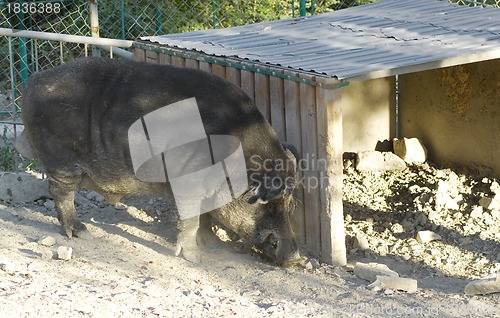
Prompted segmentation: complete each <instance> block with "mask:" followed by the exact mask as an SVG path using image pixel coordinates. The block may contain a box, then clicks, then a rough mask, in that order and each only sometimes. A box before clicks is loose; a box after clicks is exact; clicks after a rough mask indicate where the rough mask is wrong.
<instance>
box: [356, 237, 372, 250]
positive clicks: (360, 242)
mask: <svg viewBox="0 0 500 318" xmlns="http://www.w3.org/2000/svg"><path fill="white" fill-rule="evenodd" d="M353 247H354V248H357V249H360V250H362V251H365V250H369V249H370V244H369V243H368V239H367V238H366V236H364V235H362V234H357V235H356V237H355V238H354V244H353Z"/></svg>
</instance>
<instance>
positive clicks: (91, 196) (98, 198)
mask: <svg viewBox="0 0 500 318" xmlns="http://www.w3.org/2000/svg"><path fill="white" fill-rule="evenodd" d="M85 197H86V198H87V199H89V200H93V201H96V202H98V203H104V201H106V198H104V196H102V195H100V194H99V193H97V192H95V191H89V192H88V193H87V195H85Z"/></svg>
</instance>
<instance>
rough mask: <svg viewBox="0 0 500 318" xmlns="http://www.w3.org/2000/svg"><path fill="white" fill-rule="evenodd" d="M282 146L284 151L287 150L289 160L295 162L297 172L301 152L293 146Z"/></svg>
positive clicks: (284, 144)
mask: <svg viewBox="0 0 500 318" xmlns="http://www.w3.org/2000/svg"><path fill="white" fill-rule="evenodd" d="M281 145H282V146H283V149H284V150H285V152H286V155H287V156H288V160H289V161H291V162H293V165H294V166H295V170H297V161H298V160H299V159H300V156H299V151H298V150H297V148H295V146H294V145H292V144H288V143H282V144H281Z"/></svg>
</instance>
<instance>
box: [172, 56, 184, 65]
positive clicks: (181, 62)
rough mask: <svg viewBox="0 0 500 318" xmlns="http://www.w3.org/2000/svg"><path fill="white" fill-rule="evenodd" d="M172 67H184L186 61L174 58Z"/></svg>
mask: <svg viewBox="0 0 500 318" xmlns="http://www.w3.org/2000/svg"><path fill="white" fill-rule="evenodd" d="M171 59H172V66H177V67H184V66H185V60H184V58H183V57H181V56H172V57H171Z"/></svg>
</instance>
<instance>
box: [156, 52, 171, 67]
mask: <svg viewBox="0 0 500 318" xmlns="http://www.w3.org/2000/svg"><path fill="white" fill-rule="evenodd" d="M158 62H159V64H161V65H171V64H172V57H171V56H170V55H168V54H165V53H160V56H159V60H158Z"/></svg>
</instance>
